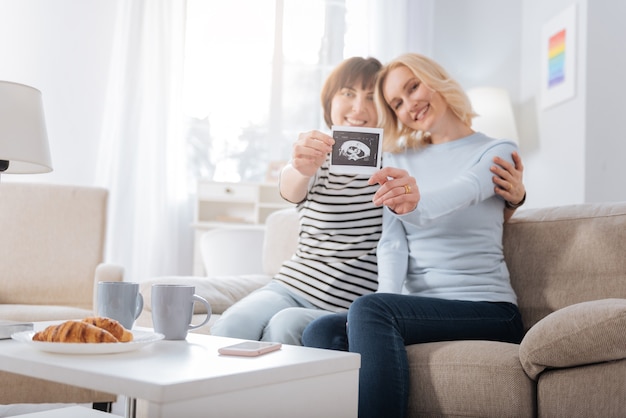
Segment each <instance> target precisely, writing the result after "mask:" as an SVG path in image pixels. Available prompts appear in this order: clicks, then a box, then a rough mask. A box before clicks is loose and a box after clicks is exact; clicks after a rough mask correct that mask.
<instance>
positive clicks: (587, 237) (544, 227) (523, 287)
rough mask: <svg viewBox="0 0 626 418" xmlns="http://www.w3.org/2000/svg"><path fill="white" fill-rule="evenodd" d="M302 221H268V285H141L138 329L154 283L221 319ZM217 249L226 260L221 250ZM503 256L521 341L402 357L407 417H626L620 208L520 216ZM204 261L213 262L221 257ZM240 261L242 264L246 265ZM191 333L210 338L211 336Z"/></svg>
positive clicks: (447, 346) (444, 345) (424, 350)
mask: <svg viewBox="0 0 626 418" xmlns="http://www.w3.org/2000/svg"><path fill="white" fill-rule="evenodd" d="M297 222H298V220H297V216H296V214H295V211H294V210H293V209H288V210H283V211H280V212H278V213H276V214H274V215H272V216H271V217H270V219H268V224H267V231H266V234H265V237H264V238H265V240H264V242H263V248H259V249H258V250H257V251H259V252H262V254H263V259H262V263H263V265H262V266H257V268H258V269H259V270H258V271H259V272H263V274H253V275H250V274H248V275H240V276H235V275H233V276H219V277H210V278H208V277H162V278H156V279H154V280H150V281H148V282H145V283H143V285H142V286H143V287H142V289H143V290H142V291H143V293H144V296H146V295H147V296H148V297H147V298H146V299H147V303H146V308H145V312H144V313H143V314H142V316H141V317H140V319H141V321H142V322H143V324H145V325H149V324H150V301H149V292H150V290H149V289H150V285H151V284H152V283H155V282H188V283H192V284H195V285H196V291H197V293H199V294H200V295H203V296H205V297H206V298H207V299H209V301H210V302H211V303H212V307H213V311H214V315H213V317H214V318H215V317H217V316H218V315H219V314H220V313H221V312H223V311H224V309H226V308H227V307H228V306H230V304H232V303H234V302H235V301H236V300H238V299H240V298H241V297H243V296H244V295H245V294H247V293H248V292H250V291H251V290H253V289H255V288H257V287H259V286H261V285H262V284H264V283H266V282H267V281H268V280H269V279H270V277H271V276H272V274H273V273H274V272H275V271H276V269H277V268H278V265H280V261H281V260H283V259H284V258H286V257H288V256H289V255H290V254H291V253H292V252H293V249H294V246H295V239H296V236H297V230H298V228H297ZM220 239H221V242H222V243H223V244H224V247H223V248H224V250H225V251H229V243H228V240H227V239H224V238H223V236H222V238H220ZM237 239H238V240H241V237H238V238H237ZM235 243H236V241H235ZM236 248H237V247H236V245H235V247H234V248H232V249H231V250H232V251H236ZM504 249H505V257H506V260H507V263H508V266H509V270H510V273H511V280H512V283H513V286H514V288H515V290H516V292H517V295H518V298H519V306H520V309H521V312H522V315H523V319H524V321H525V325H526V328H527V329H528V332H527V334H526V336H525V337H524V340H523V341H522V343H521V344H520V345H517V344H508V343H499V342H489V341H453V342H439V343H430V344H420V345H412V346H409V347H407V352H408V355H409V361H410V367H411V385H412V388H413V389H412V395H411V397H410V400H409V416H411V417H444V416H445V417H494V418H502V417H581V418H582V417H585V418H587V417H603V418H606V417H624V416H626V202H625V203H603V204H581V205H572V206H563V207H554V208H543V209H526V210H523V209H522V210H519V211H518V212H517V213H516V214H515V216H514V217H513V218H512V219H511V221H510V222H509V223H508V224H507V225H506V227H505V232H504ZM204 257H205V260H204V261H205V263H208V264H210V263H213V264H215V263H219V262H220V257H219V255H217V256H216V255H214V254H204ZM246 259H247V258H246V254H245V253H244V254H241V262H242V263H243V262H245V261H246ZM207 267H210V265H209V266H207ZM221 271H223V270H221ZM198 316H199V315H198ZM214 318H213V319H214ZM197 331H198V332H205V333H209V332H210V325H209V326H207V327H203V328H200V329H199V330H197Z"/></svg>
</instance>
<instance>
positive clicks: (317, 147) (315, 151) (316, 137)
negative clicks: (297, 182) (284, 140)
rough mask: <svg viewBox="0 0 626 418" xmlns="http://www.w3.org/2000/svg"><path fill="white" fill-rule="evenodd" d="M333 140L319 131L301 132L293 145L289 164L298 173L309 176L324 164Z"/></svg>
mask: <svg viewBox="0 0 626 418" xmlns="http://www.w3.org/2000/svg"><path fill="white" fill-rule="evenodd" d="M334 143H335V140H334V139H333V137H331V136H329V135H326V134H325V133H322V132H320V131H309V132H303V133H301V134H300V135H298V140H297V141H296V142H295V144H294V145H293V153H292V156H291V165H292V166H293V168H295V169H296V170H297V171H298V172H299V173H300V174H302V175H303V176H306V177H311V176H313V175H314V174H315V172H316V171H317V170H318V169H319V168H320V167H321V166H322V164H324V161H325V160H326V155H327V154H328V153H329V152H331V151H332V149H333V144H334Z"/></svg>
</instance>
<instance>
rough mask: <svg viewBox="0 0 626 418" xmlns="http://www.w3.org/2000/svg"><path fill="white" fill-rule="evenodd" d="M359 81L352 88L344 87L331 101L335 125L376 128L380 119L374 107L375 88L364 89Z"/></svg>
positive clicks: (331, 113) (332, 118) (332, 117)
mask: <svg viewBox="0 0 626 418" xmlns="http://www.w3.org/2000/svg"><path fill="white" fill-rule="evenodd" d="M361 85H362V83H361V81H360V80H359V81H358V82H357V83H354V85H353V86H351V87H343V88H341V89H339V91H337V93H335V95H334V96H333V99H332V101H331V111H330V117H331V120H332V123H333V125H341V126H360V127H363V126H366V127H369V128H373V127H375V126H376V123H377V121H378V117H377V115H376V106H375V105H374V87H373V86H371V87H369V88H366V89H363V88H362V87H361Z"/></svg>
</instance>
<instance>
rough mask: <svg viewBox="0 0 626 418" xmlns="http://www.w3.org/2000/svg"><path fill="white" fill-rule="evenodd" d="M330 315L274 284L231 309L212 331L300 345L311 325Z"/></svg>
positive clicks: (283, 287)
mask: <svg viewBox="0 0 626 418" xmlns="http://www.w3.org/2000/svg"><path fill="white" fill-rule="evenodd" d="M331 314H332V312H329V311H325V310H323V309H319V308H317V307H315V306H314V305H313V304H312V303H310V302H308V301H307V300H306V299H304V298H303V297H300V296H298V295H296V294H295V293H293V292H291V291H290V290H289V289H288V288H287V287H286V286H284V285H282V284H280V283H278V282H276V281H271V282H270V283H268V284H266V285H265V286H263V287H261V288H259V289H257V290H255V291H254V292H252V293H250V294H249V295H248V296H246V297H245V298H243V299H241V300H240V301H238V302H237V303H235V304H234V305H232V306H231V307H230V308H228V309H227V310H226V312H224V313H223V314H222V316H221V317H220V319H218V320H217V321H216V322H215V324H213V326H212V327H211V335H218V336H221V337H232V338H243V339H246V340H256V341H274V342H280V343H283V344H292V345H301V344H302V343H301V337H302V331H303V330H304V328H305V327H306V326H307V325H308V324H309V322H311V321H313V320H314V319H315V318H319V317H320V316H323V315H331Z"/></svg>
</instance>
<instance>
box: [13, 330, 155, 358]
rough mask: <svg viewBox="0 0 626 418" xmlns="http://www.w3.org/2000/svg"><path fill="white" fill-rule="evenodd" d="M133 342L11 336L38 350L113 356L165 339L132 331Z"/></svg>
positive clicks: (24, 332) (153, 334)
mask: <svg viewBox="0 0 626 418" xmlns="http://www.w3.org/2000/svg"><path fill="white" fill-rule="evenodd" d="M132 333H133V340H132V341H129V342H127V343H52V342H47V341H33V335H35V331H22V332H16V333H15V334H13V335H11V338H13V339H14V340H15V341H20V342H23V343H26V344H28V345H30V346H31V347H34V348H36V349H37V350H41V351H47V352H50V353H61V354H113V353H124V352H127V351H134V350H138V349H140V348H142V347H145V346H146V345H148V344H152V343H153V342H155V341H159V340H162V339H163V337H164V336H163V334H158V333H154V332H148V331H132Z"/></svg>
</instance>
